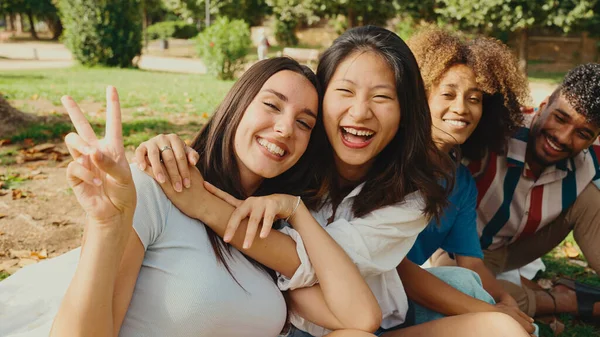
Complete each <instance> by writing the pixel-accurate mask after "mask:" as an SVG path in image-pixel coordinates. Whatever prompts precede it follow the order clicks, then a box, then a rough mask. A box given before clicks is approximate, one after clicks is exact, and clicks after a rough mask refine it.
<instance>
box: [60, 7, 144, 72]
mask: <svg viewBox="0 0 600 337" xmlns="http://www.w3.org/2000/svg"><path fill="white" fill-rule="evenodd" d="M59 4H60V11H61V15H62V18H63V22H64V26H65V43H66V45H67V47H68V48H69V49H70V50H71V52H72V53H73V55H74V56H75V59H77V60H78V61H79V62H81V63H82V64H83V65H86V66H94V65H105V66H111V67H129V66H131V64H132V60H133V58H134V57H135V56H136V55H140V53H141V50H142V11H141V7H140V1H139V0H95V1H85V0H60V3H59Z"/></svg>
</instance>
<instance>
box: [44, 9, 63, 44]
mask: <svg viewBox="0 0 600 337" xmlns="http://www.w3.org/2000/svg"><path fill="white" fill-rule="evenodd" d="M46 24H47V25H48V29H50V31H51V32H52V40H58V38H59V37H60V35H61V34H62V32H63V25H62V22H61V21H60V17H58V15H53V16H52V17H49V18H47V19H46Z"/></svg>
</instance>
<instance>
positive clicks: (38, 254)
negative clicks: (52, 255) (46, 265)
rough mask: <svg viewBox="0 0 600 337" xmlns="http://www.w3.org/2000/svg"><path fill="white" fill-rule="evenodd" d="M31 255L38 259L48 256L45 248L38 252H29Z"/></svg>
mask: <svg viewBox="0 0 600 337" xmlns="http://www.w3.org/2000/svg"><path fill="white" fill-rule="evenodd" d="M31 257H34V258H36V259H38V260H44V259H47V258H48V252H47V251H46V250H45V249H42V250H41V251H39V252H31Z"/></svg>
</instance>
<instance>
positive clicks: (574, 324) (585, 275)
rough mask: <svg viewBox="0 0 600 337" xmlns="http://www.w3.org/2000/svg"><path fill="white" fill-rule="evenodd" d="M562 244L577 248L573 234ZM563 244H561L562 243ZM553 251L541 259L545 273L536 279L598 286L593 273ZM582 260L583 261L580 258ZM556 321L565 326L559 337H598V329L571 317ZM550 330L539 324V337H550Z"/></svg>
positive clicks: (599, 284)
mask: <svg viewBox="0 0 600 337" xmlns="http://www.w3.org/2000/svg"><path fill="white" fill-rule="evenodd" d="M564 242H570V243H571V244H573V246H575V247H577V243H576V242H575V239H574V238H573V233H571V234H569V235H568V236H567V238H566V239H565V240H564ZM564 242H563V243H564ZM557 249H560V248H556V249H555V251H553V252H550V253H548V254H546V255H545V256H544V257H542V260H543V261H544V264H545V265H546V271H544V272H542V273H541V274H540V275H539V276H538V278H545V279H553V278H555V277H558V276H565V277H568V278H573V279H575V280H577V281H579V282H582V283H586V284H590V285H593V286H600V278H599V277H598V275H596V274H595V273H593V272H590V271H587V270H586V269H585V268H584V267H582V266H579V265H576V264H573V263H570V262H569V261H568V259H567V258H565V257H561V256H560V254H557V253H556V250H557ZM580 258H581V259H582V260H585V259H584V258H582V257H581V256H580ZM558 319H559V320H560V321H561V322H562V323H563V324H565V331H564V332H563V333H562V334H561V335H560V336H561V337H600V328H599V327H598V326H595V325H593V324H588V323H585V322H582V321H580V320H578V319H577V318H576V317H574V316H573V315H569V314H561V315H558ZM552 336H553V333H552V330H551V329H550V327H549V326H548V325H545V324H540V337H552Z"/></svg>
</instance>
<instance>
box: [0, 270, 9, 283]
mask: <svg viewBox="0 0 600 337" xmlns="http://www.w3.org/2000/svg"><path fill="white" fill-rule="evenodd" d="M9 276H10V274H9V273H7V272H5V271H0V281H2V280H4V279H5V278H7V277H9Z"/></svg>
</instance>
